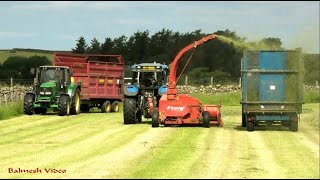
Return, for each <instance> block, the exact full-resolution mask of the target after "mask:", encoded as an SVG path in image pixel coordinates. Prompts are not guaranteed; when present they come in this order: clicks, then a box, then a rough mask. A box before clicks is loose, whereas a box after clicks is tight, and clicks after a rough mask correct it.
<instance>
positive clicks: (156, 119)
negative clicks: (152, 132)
mask: <svg viewBox="0 0 320 180" xmlns="http://www.w3.org/2000/svg"><path fill="white" fill-rule="evenodd" d="M152 127H153V128H155V127H159V110H158V109H154V110H153V113H152Z"/></svg>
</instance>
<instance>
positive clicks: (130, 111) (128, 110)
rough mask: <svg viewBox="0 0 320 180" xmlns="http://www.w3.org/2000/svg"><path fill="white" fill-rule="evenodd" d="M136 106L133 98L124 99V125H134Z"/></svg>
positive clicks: (135, 121)
mask: <svg viewBox="0 0 320 180" xmlns="http://www.w3.org/2000/svg"><path fill="white" fill-rule="evenodd" d="M136 106H137V101H136V99H135V97H125V98H124V103H123V120H124V124H136V123H137V120H136Z"/></svg>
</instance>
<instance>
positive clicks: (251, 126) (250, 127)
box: [247, 122, 254, 131]
mask: <svg viewBox="0 0 320 180" xmlns="http://www.w3.org/2000/svg"><path fill="white" fill-rule="evenodd" d="M247 131H254V124H253V122H247Z"/></svg>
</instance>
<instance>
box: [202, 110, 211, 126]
mask: <svg viewBox="0 0 320 180" xmlns="http://www.w3.org/2000/svg"><path fill="white" fill-rule="evenodd" d="M202 116H203V122H202V124H203V127H205V128H210V113H209V111H204V112H203V114H202Z"/></svg>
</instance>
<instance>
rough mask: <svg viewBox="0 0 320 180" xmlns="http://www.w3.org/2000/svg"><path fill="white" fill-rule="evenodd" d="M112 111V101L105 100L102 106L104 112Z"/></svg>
mask: <svg viewBox="0 0 320 180" xmlns="http://www.w3.org/2000/svg"><path fill="white" fill-rule="evenodd" d="M110 111H111V103H110V101H105V102H104V103H103V104H102V106H101V112H102V113H109V112H110Z"/></svg>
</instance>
